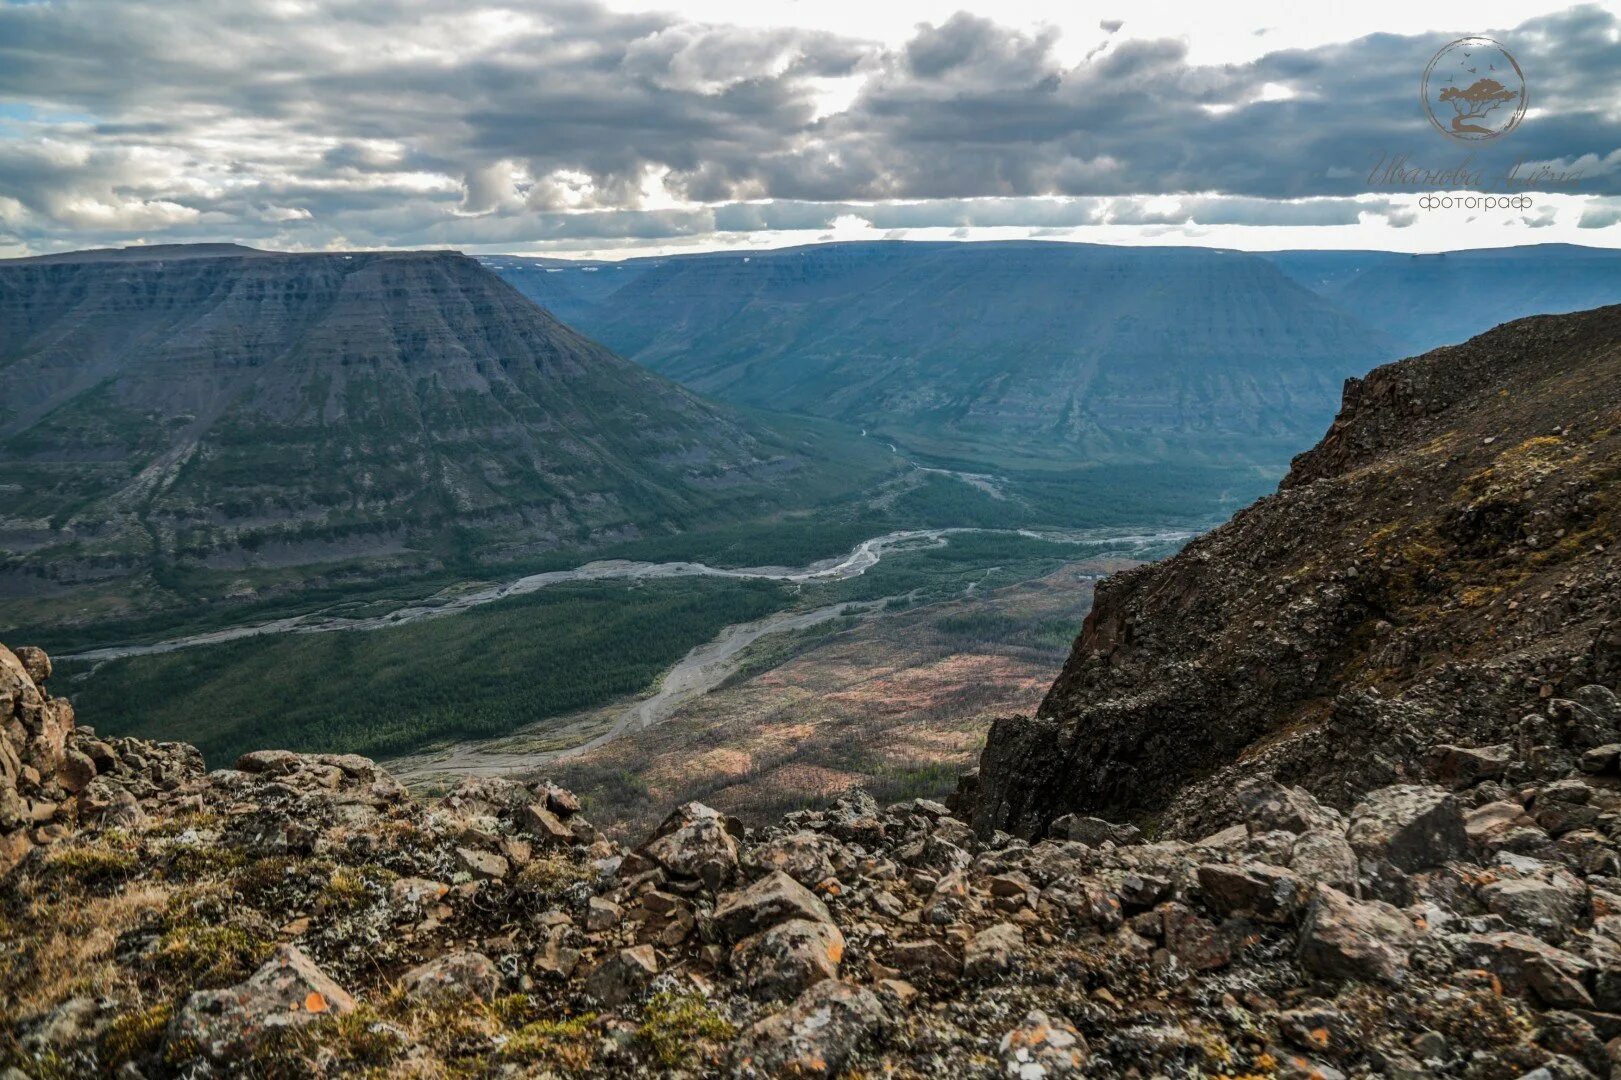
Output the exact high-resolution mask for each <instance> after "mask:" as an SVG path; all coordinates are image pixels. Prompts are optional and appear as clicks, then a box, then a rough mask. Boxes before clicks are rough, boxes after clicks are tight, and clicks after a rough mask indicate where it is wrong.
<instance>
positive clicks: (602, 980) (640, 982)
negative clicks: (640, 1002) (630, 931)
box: [585, 945, 659, 1005]
mask: <svg viewBox="0 0 1621 1080" xmlns="http://www.w3.org/2000/svg"><path fill="white" fill-rule="evenodd" d="M658 973H659V962H658V956H657V955H656V954H655V953H654V952H653V947H652V946H651V945H636V946H633V947H631V948H628V949H620V950H619V951H618V952H616V953H614V954H613V955H612V956H610V957H608V959H606V960H604V961H603V962H602V963H601V964H598V965H597V967H596V969H595V970H593V971H592V972H591V975H590V977H589V978H588V979H587V980H586V983H585V991H586V993H588V994H590V995H591V996H592V997H594V998H596V999H597V1000H598V1001H600V1002H602V1003H603V1004H604V1005H620V1004H623V1003H624V1002H626V1001H629V1000H631V999H632V998H635V997H637V996H639V995H640V994H642V993H643V992H645V991H646V990H647V988H648V986H649V985H651V984H652V982H653V976H655V975H657V974H658Z"/></svg>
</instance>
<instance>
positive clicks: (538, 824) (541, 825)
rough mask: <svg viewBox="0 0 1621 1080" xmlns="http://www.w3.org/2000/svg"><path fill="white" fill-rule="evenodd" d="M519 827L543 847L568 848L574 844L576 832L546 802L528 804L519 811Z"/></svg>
mask: <svg viewBox="0 0 1621 1080" xmlns="http://www.w3.org/2000/svg"><path fill="white" fill-rule="evenodd" d="M518 827H519V828H521V829H523V831H524V832H526V833H528V834H529V835H530V836H533V837H534V838H535V839H536V840H538V841H540V842H541V844H543V845H547V846H551V847H567V846H569V845H570V844H573V843H574V830H573V829H572V828H570V827H569V826H568V824H567V823H566V822H565V821H564V820H563V819H562V818H561V817H559V816H558V815H557V814H556V813H555V812H553V811H552V810H551V808H550V807H548V806H547V805H546V804H545V803H544V802H533V803H528V804H526V805H525V806H524V807H523V808H522V809H521V810H519V811H518Z"/></svg>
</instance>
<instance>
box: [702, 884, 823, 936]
mask: <svg viewBox="0 0 1621 1080" xmlns="http://www.w3.org/2000/svg"><path fill="white" fill-rule="evenodd" d="M789 919H808V920H810V921H811V922H824V923H825V922H832V921H833V917H832V915H830V914H829V913H828V910H827V905H825V904H823V903H822V902H821V901H820V900H818V899H817V898H816V897H815V896H814V895H813V894H812V893H811V892H810V891H809V890H808V889H806V888H805V887H804V886H803V885H801V884H800V883H799V882H797V881H795V880H794V879H793V878H791V877H789V876H788V875H787V874H785V873H783V872H782V871H781V870H774V871H772V872H771V873H769V874H767V875H766V876H765V877H763V878H761V879H760V880H759V881H756V882H755V883H754V884H752V885H750V886H749V887H748V888H746V889H741V890H739V891H737V892H732V893H727V894H726V895H724V896H722V897H721V898H720V900H719V903H717V904H716V906H715V914H714V920H713V921H714V926H715V930H716V931H717V932H718V933H719V934H720V935H721V936H722V937H723V938H725V939H727V940H730V941H738V940H740V939H742V938H745V937H748V936H749V935H750V934H756V933H759V932H760V931H761V930H764V929H766V928H767V927H771V926H775V925H776V924H777V923H780V922H787V921H788V920H789Z"/></svg>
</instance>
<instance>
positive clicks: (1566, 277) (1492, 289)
mask: <svg viewBox="0 0 1621 1080" xmlns="http://www.w3.org/2000/svg"><path fill="white" fill-rule="evenodd" d="M1263 257H1264V258H1266V259H1267V260H1269V261H1270V262H1272V263H1274V264H1275V265H1276V266H1277V267H1278V268H1279V269H1280V270H1282V271H1283V272H1284V273H1285V274H1288V275H1289V276H1290V277H1291V278H1293V279H1294V280H1296V281H1298V282H1299V283H1300V284H1302V285H1304V286H1306V287H1307V288H1308V289H1311V290H1312V291H1314V292H1316V293H1317V294H1319V295H1320V296H1322V297H1323V298H1324V299H1325V300H1329V301H1330V302H1332V303H1333V304H1335V305H1336V306H1338V307H1339V308H1340V309H1341V310H1343V311H1345V312H1347V313H1349V314H1351V315H1353V316H1356V317H1358V318H1361V319H1365V320H1367V321H1369V322H1372V323H1374V324H1375V325H1377V326H1378V327H1379V328H1380V329H1381V330H1382V331H1384V332H1385V333H1386V334H1388V335H1389V336H1390V337H1392V338H1394V339H1396V340H1397V341H1398V342H1399V343H1400V344H1401V346H1402V348H1403V350H1404V351H1406V352H1412V353H1418V352H1423V351H1425V350H1427V349H1433V348H1435V347H1437V346H1439V345H1451V344H1456V343H1457V342H1460V341H1465V340H1467V339H1469V338H1471V337H1474V336H1475V335H1476V334H1479V333H1482V332H1484V331H1486V330H1490V329H1491V328H1492V327H1494V326H1497V325H1499V324H1501V323H1505V322H1509V321H1511V320H1514V319H1520V318H1524V317H1525V316H1527V315H1558V314H1563V313H1566V312H1571V311H1585V310H1587V309H1589V308H1595V307H1602V306H1604V305H1606V304H1614V303H1621V251H1615V250H1613V249H1609V248H1589V247H1579V246H1577V245H1575V244H1531V245H1527V246H1524V247H1511V248H1482V249H1478V250H1468V251H1447V252H1437V253H1434V254H1424V255H1404V254H1398V253H1396V252H1390V251H1280V252H1273V253H1269V254H1267V255H1265V256H1263Z"/></svg>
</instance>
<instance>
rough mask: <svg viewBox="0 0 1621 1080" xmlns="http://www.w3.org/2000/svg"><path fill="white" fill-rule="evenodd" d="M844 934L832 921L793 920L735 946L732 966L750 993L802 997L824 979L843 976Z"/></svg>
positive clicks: (768, 997)
mask: <svg viewBox="0 0 1621 1080" xmlns="http://www.w3.org/2000/svg"><path fill="white" fill-rule="evenodd" d="M843 959H844V935H843V934H842V933H840V932H839V928H838V927H836V926H834V925H833V924H832V923H825V922H813V921H811V920H809V919H789V920H788V921H787V922H782V923H778V924H777V925H776V926H773V927H771V928H770V929H768V930H762V931H761V932H760V933H758V934H755V935H754V936H752V937H748V938H744V939H743V940H742V941H740V942H738V943H737V945H736V946H734V947H733V949H732V968H733V969H734V970H736V971H738V972H740V973H741V974H742V975H743V979H744V983H745V985H747V987H748V989H749V992H750V993H751V994H753V995H754V996H756V997H759V998H766V999H786V998H794V997H798V996H799V995H800V994H801V993H803V992H804V991H806V990H807V989H809V988H810V987H812V986H814V985H815V984H816V983H818V982H821V981H822V980H823V979H836V978H838V977H839V964H840V962H841V961H842V960H843Z"/></svg>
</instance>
